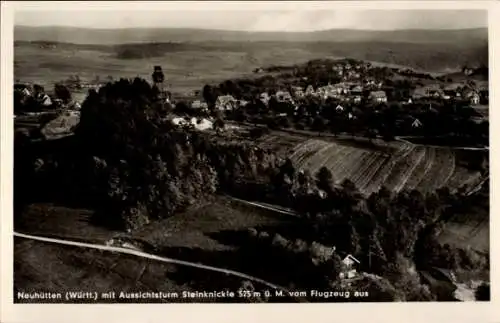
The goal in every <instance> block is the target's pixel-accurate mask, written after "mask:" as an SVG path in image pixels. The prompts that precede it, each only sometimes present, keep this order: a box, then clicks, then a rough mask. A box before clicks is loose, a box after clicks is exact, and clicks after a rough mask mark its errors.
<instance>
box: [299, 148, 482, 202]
mask: <svg viewBox="0 0 500 323" xmlns="http://www.w3.org/2000/svg"><path fill="white" fill-rule="evenodd" d="M391 145H392V146H394V145H395V144H391ZM396 147H397V148H396V149H395V150H394V151H393V152H391V151H390V150H393V149H394V148H386V147H384V146H383V144H382V146H381V147H380V149H378V150H377V149H376V146H374V147H372V148H363V147H360V146H357V147H353V146H352V145H349V144H347V143H342V142H334V141H324V140H317V139H310V140H307V141H305V142H303V143H301V144H299V145H297V146H296V147H295V148H294V150H293V153H292V154H291V155H290V156H289V157H290V158H291V159H292V161H294V163H295V165H296V167H297V168H302V169H308V170H309V171H310V172H311V173H312V174H315V173H316V172H317V171H318V170H319V169H320V168H321V167H323V166H325V167H327V168H328V169H330V170H331V171H332V173H333V178H334V179H335V181H336V182H338V183H340V182H341V181H343V180H344V179H350V180H351V181H353V182H354V183H355V184H356V186H357V187H358V188H359V189H360V190H361V191H362V192H364V193H367V194H369V193H371V192H374V191H377V190H378V189H379V188H380V187H381V186H386V187H387V188H388V189H390V190H393V191H396V192H398V191H401V190H402V189H418V190H421V191H423V192H430V191H432V190H435V189H437V188H440V187H444V186H447V187H449V188H450V189H451V190H453V189H456V188H458V187H460V186H462V185H464V184H470V183H474V182H475V181H477V180H479V179H480V173H479V172H473V171H470V170H468V169H466V168H465V167H463V166H460V165H459V160H458V158H457V155H456V153H455V152H454V151H453V150H452V149H448V148H436V147H425V146H417V145H412V144H409V143H399V144H397V146H396Z"/></svg>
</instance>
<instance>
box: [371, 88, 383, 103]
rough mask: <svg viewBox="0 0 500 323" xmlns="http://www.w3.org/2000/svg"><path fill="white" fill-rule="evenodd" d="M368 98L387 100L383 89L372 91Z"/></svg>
mask: <svg viewBox="0 0 500 323" xmlns="http://www.w3.org/2000/svg"><path fill="white" fill-rule="evenodd" d="M368 98H369V99H370V100H372V101H374V102H379V103H380V102H387V95H386V94H385V92H384V91H372V92H370V95H369V97H368Z"/></svg>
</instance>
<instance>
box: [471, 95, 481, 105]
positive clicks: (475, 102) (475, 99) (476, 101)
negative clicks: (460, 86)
mask: <svg viewBox="0 0 500 323" xmlns="http://www.w3.org/2000/svg"><path fill="white" fill-rule="evenodd" d="M479 101H480V96H479V94H478V93H477V92H474V93H472V95H471V96H470V103H471V104H472V105H478V104H479Z"/></svg>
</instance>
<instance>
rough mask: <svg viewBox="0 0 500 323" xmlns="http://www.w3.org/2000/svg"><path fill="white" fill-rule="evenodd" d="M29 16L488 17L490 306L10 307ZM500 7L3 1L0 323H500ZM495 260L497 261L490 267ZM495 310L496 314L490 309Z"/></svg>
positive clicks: (484, 3) (480, 3) (468, 3)
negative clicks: (418, 13)
mask: <svg viewBox="0 0 500 323" xmlns="http://www.w3.org/2000/svg"><path fill="white" fill-rule="evenodd" d="M21 7H22V8H32V9H34V10H54V9H56V10H79V9H80V8H82V7H85V10H132V11H133V10H141V11H144V10H159V9H160V8H161V10H280V11H282V10H317V9H336V10H341V9H350V10H351V9H362V10H369V9H432V10H446V9H448V10H457V9H488V10H489V37H490V38H489V48H490V49H489V51H490V58H489V59H490V61H489V66H490V84H491V86H490V91H491V95H490V97H491V99H490V100H491V101H490V123H491V126H490V140H491V143H490V149H491V156H492V158H491V179H492V180H491V201H492V203H491V229H490V231H491V244H490V245H491V285H492V289H491V291H492V301H491V302H489V303H458V304H456V303H372V304H297V305H295V304H294V305H285V304H283V305H267V304H263V305H239V304H238V305H219V304H217V305H181V304H179V305H12V292H13V290H12V280H13V273H12V271H13V268H12V247H13V245H12V228H13V227H12V216H11V215H12V167H13V164H12V148H13V147H12V142H13V136H12V135H13V118H12V103H11V102H12V91H11V89H12V85H13V84H12V82H13V56H12V54H13V48H12V47H13V46H12V44H13V12H14V10H16V9H19V8H21ZM498 8H499V6H498V4H497V3H496V2H494V1H459V2H457V1H427V2H424V1H395V2H388V1H365V2H354V1H352V2H305V1H302V2H277V1H274V2H263V1H262V2H258V1H256V2H241V1H234V2H230V3H229V2H215V1H210V2H196V3H195V2H170V3H164V2H159V1H158V2H146V1H145V2H142V1H141V2H139V1H136V2H126V3H120V2H118V1H117V2H88V1H85V2H83V1H80V2H76V1H75V2H55V1H54V2H42V1H37V2H14V1H12V2H11V1H9V2H4V1H2V8H1V9H2V10H1V26H2V35H1V38H0V39H1V42H2V51H1V70H0V71H1V82H2V83H1V88H0V89H1V90H0V91H1V93H2V94H1V102H2V105H1V110H0V115H1V145H0V149H1V163H0V166H1V172H0V179H1V186H0V193H1V195H0V205H1V207H2V210H1V216H2V219H1V226H0V230H1V233H2V236H1V247H2V248H1V260H2V261H1V273H2V275H1V277H2V281H1V284H0V287H1V292H2V294H1V297H0V299H1V308H0V315H1V318H0V322H5V323H13V322H20V323H21V322H22V323H28V322H33V323H42V322H50V323H55V322H65V323H66V322H74V323H77V322H86V323H88V322H100V321H105V322H108V323H111V322H120V323H124V322H152V321H153V320H154V319H156V320H157V321H159V322H172V321H174V322H178V321H192V322H209V321H210V322H218V323H221V322H231V323H232V322H235V321H238V322H242V321H246V322H261V321H265V320H269V321H273V322H276V321H287V322H307V321H311V320H319V321H355V322H359V321H367V322H373V323H375V322H384V323H386V322H398V323H399V322H408V323H410V322H431V321H435V322H454V323H457V322H478V323H479V322H480V323H487V322H500V310H499V309H500V306H498V305H499V304H498V303H499V296H500V295H499V291H500V289H499V288H498V287H497V286H498V283H499V279H498V278H499V268H498V266H497V264H498V260H499V259H498V253H497V250H498V247H499V238H498V236H499V233H498V232H497V229H496V228H497V225H498V219H496V218H495V216H494V215H495V214H497V213H498V212H497V211H498V205H496V204H495V203H494V201H495V200H496V199H495V197H496V196H498V194H497V193H496V187H497V184H496V181H495V179H496V174H497V172H496V169H497V167H498V166H499V165H498V163H497V161H496V159H495V158H493V156H495V152H496V150H497V145H496V141H494V139H495V138H497V137H498V135H499V133H498V131H497V130H496V129H495V126H494V125H495V124H496V123H497V122H496V120H497V113H496V108H495V107H496V106H497V93H496V92H497V91H495V90H496V88H495V86H493V84H494V85H497V84H499V81H500V80H499V78H498V73H497V71H498V70H499V66H498V61H496V60H494V53H495V52H496V53H498V52H500V51H499V50H500V48H499V45H498V35H497V33H496V32H497V31H498V30H499V29H498V27H499V25H500V23H499V21H500V15H499V10H498ZM495 260H496V261H495ZM495 305H496V306H495Z"/></svg>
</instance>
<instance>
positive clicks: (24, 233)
mask: <svg viewBox="0 0 500 323" xmlns="http://www.w3.org/2000/svg"><path fill="white" fill-rule="evenodd" d="M123 7H124V10H123V11H114V12H112V13H110V11H109V10H107V9H106V8H103V9H102V10H97V9H96V8H93V9H92V10H90V9H88V10H85V9H80V10H78V11H64V10H62V9H58V8H57V6H52V7H50V8H49V7H46V8H44V10H43V11H40V10H37V9H36V8H29V7H27V8H26V9H23V10H21V9H19V10H16V12H15V16H14V44H13V46H14V49H13V64H14V66H13V71H14V79H13V87H14V88H13V98H14V104H13V118H14V121H13V122H14V170H13V172H14V177H13V178H14V183H13V185H14V188H13V194H14V195H13V197H14V214H13V223H14V232H13V235H14V238H13V239H14V240H13V241H14V242H13V262H14V264H13V301H14V303H38V304H41V303H346V302H481V301H490V215H489V214H490V181H489V177H490V163H489V146H490V143H489V130H490V129H489V68H488V12H487V10H472V9H470V10H469V9H468V10H430V9H427V10H423V9H422V10H416V9H411V10H410V9H408V10H399V9H398V10H396V9H394V10H374V9H369V10H368V9H367V10H350V11H349V10H343V9H342V10H341V9H338V10H334V9H330V10H319V9H315V7H314V6H311V8H309V9H308V10H298V9H297V10H292V9H290V8H291V7H290V6H287V7H286V8H284V9H282V10H266V9H262V10H233V11H228V10H224V9H222V8H221V9H220V10H216V9H212V10H210V11H208V10H205V9H203V8H201V7H200V8H201V9H199V10H198V9H190V10H180V9H179V10H174V9H169V8H168V6H165V8H164V9H162V10H160V9H158V10H144V11H136V10H134V11H131V10H126V8H125V7H126V6H125V5H124V6H123Z"/></svg>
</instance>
